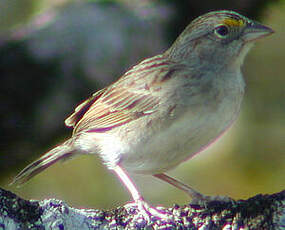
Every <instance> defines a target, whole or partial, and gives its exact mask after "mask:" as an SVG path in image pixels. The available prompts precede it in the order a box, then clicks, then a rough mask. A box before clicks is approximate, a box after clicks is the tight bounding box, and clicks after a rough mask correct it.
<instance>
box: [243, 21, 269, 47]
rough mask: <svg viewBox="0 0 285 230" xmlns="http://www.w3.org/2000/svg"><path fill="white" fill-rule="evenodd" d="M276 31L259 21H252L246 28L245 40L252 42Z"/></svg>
mask: <svg viewBox="0 0 285 230" xmlns="http://www.w3.org/2000/svg"><path fill="white" fill-rule="evenodd" d="M272 33H274V30H272V29H271V28H269V27H267V26H264V25H262V24H260V23H258V22H253V21H252V22H250V23H248V24H247V26H246V28H245V29H244V33H243V39H244V41H245V42H252V41H255V40H257V39H260V38H263V37H265V36H268V35H270V34H272Z"/></svg>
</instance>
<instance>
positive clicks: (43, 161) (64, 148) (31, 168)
mask: <svg viewBox="0 0 285 230" xmlns="http://www.w3.org/2000/svg"><path fill="white" fill-rule="evenodd" d="M72 142H73V140H72V139H69V140H67V141H65V142H64V143H62V144H61V145H59V146H57V147H55V148H53V149H52V150H50V151H49V152H47V153H46V154H44V155H43V156H42V157H41V158H39V159H38V160H36V161H34V162H32V163H31V164H29V165H28V166H27V167H25V168H24V169H23V170H22V171H21V172H20V173H19V174H18V175H17V176H16V177H15V178H14V180H13V181H12V183H11V185H12V184H17V185H21V184H23V183H25V182H27V181H28V180H29V179H31V178H32V177H34V176H35V175H37V174H39V173H40V172H41V171H43V170H44V169H46V168H48V167H49V166H51V165H52V164H54V163H56V162H57V161H59V160H67V159H69V158H71V157H72V156H74V154H75V149H74V147H73V144H72Z"/></svg>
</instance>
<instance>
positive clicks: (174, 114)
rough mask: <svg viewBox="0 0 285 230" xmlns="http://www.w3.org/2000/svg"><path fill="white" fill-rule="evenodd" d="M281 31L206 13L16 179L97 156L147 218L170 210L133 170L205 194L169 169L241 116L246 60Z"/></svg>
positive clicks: (70, 122) (92, 101)
mask: <svg viewBox="0 0 285 230" xmlns="http://www.w3.org/2000/svg"><path fill="white" fill-rule="evenodd" d="M273 32H274V31H273V30H272V29H271V28H270V27H267V26H265V25H262V24H260V23H258V22H256V21H253V20H251V19H249V18H247V17H245V16H243V15H241V14H239V13H237V12H234V11H229V10H220V11H212V12H209V13H206V14H204V15H202V16H199V17H198V18H196V19H194V20H193V21H192V22H191V23H190V24H189V25H188V26H187V27H186V28H185V30H184V31H183V32H182V33H181V34H180V35H179V36H178V38H177V39H176V40H175V42H174V43H173V45H172V46H171V47H170V48H169V49H167V50H166V51H165V52H163V53H161V54H158V55H156V56H154V57H150V58H147V59H145V60H143V61H141V62H139V63H138V64H137V65H135V66H133V67H132V68H130V69H129V70H128V71H127V72H126V73H124V74H123V75H122V76H121V77H120V78H119V79H118V80H117V81H115V82H113V83H112V84H110V85H109V86H107V87H105V88H103V89H101V90H99V91H97V92H95V93H94V94H92V96H91V97H90V98H88V99H87V100H85V101H84V102H82V103H81V104H80V105H79V106H77V107H76V108H75V111H74V113H73V114H71V115H70V116H69V117H68V118H67V119H66V120H65V124H66V126H68V127H72V128H73V132H72V135H71V137H70V138H69V139H68V140H66V141H64V142H63V143H61V144H59V145H57V146H56V147H54V148H53V149H51V150H50V151H48V152H47V153H45V154H44V155H43V156H42V157H40V158H39V159H38V160H36V161H34V162H32V163H31V164H29V165H28V166H27V167H25V168H24V169H23V170H22V171H21V172H20V173H19V174H18V175H17V176H16V177H15V178H14V180H13V182H12V184H22V183H24V182H26V181H28V180H29V179H31V178H32V177H34V176H35V175H37V174H38V173H40V172H41V171H43V170H44V169H46V168H48V167H49V166H51V165H53V164H54V163H56V162H58V161H62V160H66V159H70V158H73V157H74V156H76V155H80V154H91V155H96V156H99V157H100V158H101V159H102V162H103V163H104V164H105V165H106V167H107V168H108V169H109V170H111V171H112V172H114V174H116V175H117V176H118V178H119V179H120V180H121V182H122V183H123V184H124V186H125V187H126V188H127V189H128V191H129V192H130V194H131V196H132V199H133V204H134V205H136V207H138V210H139V212H140V213H142V215H143V216H144V217H146V218H147V217H148V216H150V215H155V216H158V217H161V218H163V217H164V215H165V213H161V212H160V211H158V210H157V209H156V208H154V207H152V206H151V205H149V204H148V202H146V201H145V200H144V198H143V196H142V195H141V193H140V192H139V190H138V189H137V187H136V185H135V183H134V181H133V180H132V179H131V177H130V175H129V174H130V173H134V174H145V175H153V176H154V177H156V178H159V179H161V180H163V181H165V182H167V183H169V184H171V185H173V186H175V187H177V188H178V189H181V190H183V191H184V192H186V193H187V194H189V195H190V196H191V197H195V198H201V199H203V195H202V194H200V193H199V192H197V191H196V190H194V189H193V188H191V187H190V186H188V185H186V184H184V183H182V182H180V181H178V180H176V179H174V178H172V177H170V176H169V175H167V174H166V172H167V171H169V170H170V169H173V168H175V167H177V166H178V165H180V164H181V163H182V162H185V161H187V160H189V159H190V158H191V157H193V156H194V155H195V154H198V153H199V152H201V151H202V150H204V149H205V148H207V147H208V146H209V145H210V144H212V143H213V142H214V141H215V140H217V139H218V138H219V137H220V136H221V135H222V134H223V133H225V132H226V131H227V130H228V129H229V127H230V126H231V125H232V124H233V122H234V121H235V120H236V119H237V117H238V114H239V111H240V108H241V102H242V99H243V95H244V90H245V83H244V80H243V75H242V72H241V66H242V64H243V62H244V59H245V57H246V55H247V53H248V51H249V50H250V48H251V47H252V46H253V44H254V43H255V41H256V40H259V39H260V38H262V37H265V36H268V35H270V34H272V33H273Z"/></svg>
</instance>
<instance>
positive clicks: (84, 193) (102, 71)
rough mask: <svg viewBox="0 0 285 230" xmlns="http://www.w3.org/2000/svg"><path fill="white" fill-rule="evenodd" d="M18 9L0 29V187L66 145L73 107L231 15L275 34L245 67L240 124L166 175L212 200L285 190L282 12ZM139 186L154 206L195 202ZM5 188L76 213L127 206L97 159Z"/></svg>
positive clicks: (54, 4)
mask: <svg viewBox="0 0 285 230" xmlns="http://www.w3.org/2000/svg"><path fill="white" fill-rule="evenodd" d="M37 1H38V0H37ZM14 2H17V1H15V0H14V1H9V4H8V1H3V2H1V3H0V6H1V4H4V5H2V6H3V7H2V8H1V10H2V11H4V13H2V19H3V20H4V16H5V17H7V18H13V16H14V15H16V17H14V18H13V20H15V21H11V22H9V20H8V19H7V20H6V19H5V20H6V22H7V24H5V25H4V24H3V26H1V23H0V30H1V31H2V33H1V34H2V36H0V74H1V85H0V91H1V92H2V93H1V96H0V99H1V106H0V116H1V117H0V118H1V119H0V130H1V134H2V135H1V137H2V138H1V142H0V148H1V149H0V169H1V172H2V173H1V177H0V185H1V186H3V187H4V188H8V187H7V184H8V183H9V182H10V181H11V179H12V177H13V176H15V175H16V173H17V172H18V171H19V170H20V169H21V167H24V166H25V165H26V164H27V163H28V162H30V161H32V160H33V159H35V158H37V157H39V156H40V154H41V153H42V152H44V151H46V150H47V149H49V148H50V147H52V146H53V145H55V144H56V143H58V142H60V141H61V140H63V139H64V138H65V137H66V136H68V135H70V132H71V130H68V129H66V128H65V127H64V122H63V121H64V119H65V117H66V116H68V115H69V114H70V113H71V112H72V110H73V109H74V107H75V105H76V104H78V103H79V102H80V101H82V100H83V99H84V98H86V97H88V96H89V95H90V94H91V93H93V92H95V91H96V90H98V89H99V88H102V87H104V86H105V85H107V84H109V83H110V82H112V81H113V80H114V79H117V78H118V77H119V76H120V74H122V73H123V72H125V71H126V70H127V68H128V67H130V66H132V65H133V64H135V63H136V62H137V61H139V60H141V59H142V58H145V57H149V56H152V55H155V54H157V53H159V52H162V51H163V50H165V49H166V48H167V47H168V46H169V45H170V43H171V41H173V40H174V39H175V38H176V36H177V35H178V34H179V33H180V32H181V31H182V30H183V28H184V27H185V26H186V25H187V24H188V23H189V22H190V21H191V20H192V19H193V18H194V17H196V16H198V15H200V14H202V13H205V12H206V11H209V10H213V9H232V10H237V11H239V12H241V13H243V14H245V15H247V16H249V17H251V18H252V17H253V18H258V20H261V21H263V23H265V24H266V25H269V26H272V28H273V29H274V30H275V31H276V34H274V35H273V36H271V37H269V38H266V39H264V40H262V41H260V42H258V44H257V45H256V47H255V48H254V49H253V50H252V52H250V54H249V56H248V58H247V59H246V62H245V65H244V75H245V80H246V82H247V91H246V95H245V98H244V103H243V107H242V111H241V116H240V119H239V120H238V121H237V122H236V123H235V125H234V126H233V128H231V130H230V131H229V132H228V133H227V134H226V135H225V136H224V137H223V138H221V139H220V140H219V141H218V142H217V143H215V144H214V145H213V146H211V147H210V148H209V149H207V150H206V151H204V152H203V153H202V154H199V155H197V156H196V157H194V158H193V159H191V160H190V161H188V162H187V163H184V164H182V165H181V166H179V167H178V168H177V169H175V170H173V172H171V174H172V175H174V176H176V177H178V178H180V179H181V180H182V181H184V182H185V183H188V184H190V185H191V186H193V187H194V188H196V189H197V190H199V191H201V192H203V193H205V194H209V195H215V194H223V195H230V196H232V197H235V198H246V197H248V196H251V195H254V194H257V193H273V192H277V191H280V190H281V189H284V187H285V181H284V173H285V171H284V170H285V153H284V149H285V100H284V99H285V87H284V85H285V78H284V72H285V71H284V64H283V63H284V60H285V47H284V45H283V43H284V42H283V41H284V39H285V30H284V25H285V3H284V1H279V2H277V1H265V0H264V1H257V0H247V1H222V0H220V1H210V0H209V1H204V2H201V1H189V0H188V1H186V0H180V1H168V0H160V1H151V0H144V1H142V0H120V1H96V0H94V1H68V0H61V1H59V0H53V1H44V0H42V1H41V2H40V1H38V2H37V3H35V2H36V1H31V0H30V1H28V0H27V1H22V2H23V4H24V3H26V5H25V7H26V8H25V7H23V5H21V4H22V3H21V4H20V5H18V7H19V6H20V7H22V8H25V10H23V11H21V10H20V13H17V11H16V10H11V9H12V8H11V5H10V4H12V3H14ZM5 3H6V5H5ZM17 3H20V1H18V2H17ZM63 3H64V4H63ZM106 3H107V4H106ZM5 7H6V8H5ZM14 7H15V6H14ZM19 9H20V8H19ZM1 10H0V13H1ZM27 12H28V13H27ZM21 14H23V15H24V16H21ZM25 15H26V16H25ZM3 20H2V21H3ZM166 38H167V39H166ZM135 181H136V182H137V184H138V187H139V188H141V190H142V194H143V195H144V196H145V198H146V200H150V201H151V202H152V203H155V204H157V203H162V204H165V205H171V204H173V202H176V203H185V202H187V201H188V197H187V196H186V195H185V194H183V193H182V192H180V191H177V190H176V189H175V188H172V187H171V186H169V185H166V184H164V183H162V182H157V180H156V179H154V178H152V177H151V176H148V177H142V176H135ZM8 189H12V190H13V191H14V192H16V193H17V194H19V195H20V196H22V197H24V198H27V199H43V198H47V197H56V198H59V199H63V200H65V201H67V202H68V203H70V204H72V205H76V206H79V207H98V208H99V207H103V208H111V207H114V206H116V205H119V204H121V203H122V202H125V201H128V200H130V196H129V194H128V193H127V192H126V191H125V189H124V188H123V187H122V185H121V184H120V181H119V180H117V178H116V177H115V176H113V175H112V173H111V172H109V171H108V170H106V169H105V167H104V166H103V165H102V164H101V162H100V160H99V159H98V158H97V157H94V156H81V157H78V158H76V159H75V160H72V161H70V162H68V163H66V164H64V165H61V164H57V165H55V166H53V167H52V168H51V169H49V170H46V171H45V172H43V173H42V174H40V175H39V176H37V177H36V178H34V179H33V180H31V182H29V183H28V184H27V185H25V186H24V187H22V188H20V189H16V188H14V187H12V188H11V187H10V188H8ZM114 191H116V194H115V193H114Z"/></svg>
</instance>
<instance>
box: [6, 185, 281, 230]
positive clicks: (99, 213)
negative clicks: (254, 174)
mask: <svg viewBox="0 0 285 230" xmlns="http://www.w3.org/2000/svg"><path fill="white" fill-rule="evenodd" d="M160 210H162V211H165V212H169V213H170V215H171V216H172V220H171V219H170V220H167V221H163V220H160V219H157V218H155V217H153V218H151V222H150V223H147V221H146V220H144V219H143V217H142V216H140V215H139V214H138V210H137V209H136V207H135V206H132V205H126V206H124V207H118V208H116V209H113V210H108V211H103V210H95V209H75V208H72V207H69V206H68V205H67V204H65V203H64V202H63V201H60V200H55V199H47V200H42V201H28V200H24V199H22V198H20V197H17V196H16V195H15V194H13V193H11V192H9V191H6V190H3V189H0V229H5V230H6V229H9V230H10V229H11V230H12V229H59V230H63V229H68V230H73V229H74V230H77V229H81V230H84V229H258V230H262V229H264V230H265V229H266V230H267V229H274V230H275V229H278V230H279V229H285V190H284V191H282V192H280V193H277V194H273V195H257V196H255V197H252V198H250V199H248V200H239V201H229V202H223V201H212V202H210V203H208V205H207V207H201V206H199V205H191V204H190V205H184V206H178V205H175V206H174V207H171V208H160Z"/></svg>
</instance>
